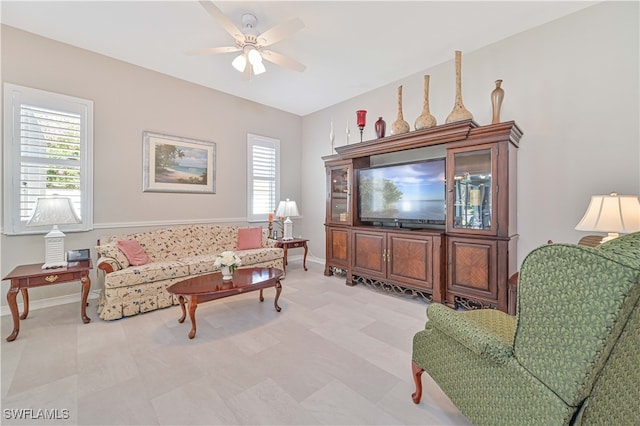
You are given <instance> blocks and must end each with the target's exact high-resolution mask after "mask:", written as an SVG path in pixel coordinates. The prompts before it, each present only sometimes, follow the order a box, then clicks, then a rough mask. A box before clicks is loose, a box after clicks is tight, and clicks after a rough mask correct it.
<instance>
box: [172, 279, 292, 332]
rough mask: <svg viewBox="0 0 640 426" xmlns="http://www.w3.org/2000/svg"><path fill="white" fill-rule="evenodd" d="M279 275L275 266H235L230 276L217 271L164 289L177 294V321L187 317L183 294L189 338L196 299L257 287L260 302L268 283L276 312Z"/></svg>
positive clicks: (199, 300)
mask: <svg viewBox="0 0 640 426" xmlns="http://www.w3.org/2000/svg"><path fill="white" fill-rule="evenodd" d="M282 276H283V272H282V271H281V270H280V269H276V268H245V269H236V270H235V271H234V273H233V279H232V280H229V281H225V280H223V279H222V274H221V273H220V272H214V273H212V274H207V275H200V276H197V277H193V278H189V279H186V280H184V281H180V282H177V283H175V284H173V285H170V286H169V287H167V291H168V292H169V293H171V294H175V295H177V296H178V301H179V302H180V308H181V309H182V316H181V317H180V319H179V320H178V322H179V323H183V322H184V320H185V318H186V317H187V310H186V308H185V303H184V299H185V298H187V300H188V303H189V319H191V331H190V332H189V339H193V338H194V337H195V335H196V308H197V307H198V303H200V302H208V301H210V300H216V299H222V298H223V297H229V296H235V295H236V294H241V293H246V292H249V291H255V290H260V301H261V302H263V301H264V297H263V296H262V290H263V289H265V288H268V287H275V288H276V297H275V299H274V300H273V306H274V307H275V308H276V311H277V312H280V310H281V309H280V306H278V299H279V298H280V292H282V284H280V278H282Z"/></svg>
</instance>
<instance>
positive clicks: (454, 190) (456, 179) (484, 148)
mask: <svg viewBox="0 0 640 426" xmlns="http://www.w3.org/2000/svg"><path fill="white" fill-rule="evenodd" d="M496 153H497V148H496V146H495V145H493V144H486V145H478V146H474V147H467V148H457V149H451V150H449V151H448V152H447V190H448V192H449V195H450V196H449V197H447V199H448V205H447V217H448V218H447V231H448V232H462V233H465V232H466V233H474V234H485V235H496V232H497V226H496V222H497V221H496V219H497V218H496V213H497V197H496V194H495V192H496V190H497V189H498V188H497V186H496V182H497V169H498V168H497V161H496Z"/></svg>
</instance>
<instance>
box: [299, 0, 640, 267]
mask: <svg viewBox="0 0 640 426" xmlns="http://www.w3.org/2000/svg"><path fill="white" fill-rule="evenodd" d="M638 6H639V4H638V3H637V2H603V3H600V4H597V5H595V6H592V7H590V8H587V9H584V10H583V11H580V12H577V13H575V14H573V15H569V16H567V17H565V18H562V19H559V20H557V21H554V22H551V23H549V24H546V25H544V26H541V27H538V28H534V29H532V30H529V31H527V32H524V33H521V34H518V35H516V36H513V37H510V38H508V39H505V40H503V41H500V42H497V43H495V44H493V45H490V46H488V47H485V48H482V49H479V50H477V51H474V52H463V55H462V92H463V100H464V104H465V106H466V107H467V109H469V110H470V111H471V112H472V113H473V114H474V119H475V121H476V122H477V123H479V124H480V125H485V124H489V123H491V103H490V93H491V91H492V90H493V89H494V87H495V84H494V81H495V80H496V79H503V80H504V83H503V84H502V87H503V88H504V90H505V99H504V103H503V109H502V116H501V118H502V120H503V121H509V120H515V121H516V122H517V123H518V125H519V126H520V127H521V128H522V130H523V132H524V137H523V138H522V140H521V145H520V146H521V148H520V150H519V154H518V166H519V170H518V177H519V179H518V200H517V202H518V231H519V234H520V240H519V245H518V264H520V263H521V261H522V259H523V258H524V256H525V255H526V254H527V253H528V252H529V251H531V250H532V249H533V248H535V247H536V246H538V245H540V244H543V243H545V242H546V241H547V240H548V239H552V240H554V241H563V242H564V241H566V242H576V241H577V240H578V239H579V238H580V237H581V236H584V235H586V234H585V233H584V232H578V231H575V230H574V227H575V225H576V224H577V223H578V221H579V220H580V218H581V217H582V215H583V214H584V211H585V210H586V207H587V205H588V203H589V200H590V196H591V195H593V194H608V193H609V192H611V191H614V190H615V191H618V192H619V193H621V194H636V195H637V194H639V193H640V135H639V128H640V123H639V116H640V110H639V106H638V104H639V93H640V90H639V86H638V82H639V79H638V75H640V71H639V67H638V54H639V52H640V47H639V42H638V40H639V39H640V37H639V27H640V25H639V22H638V16H639V10H638V9H639V7H638ZM480 19H481V17H480ZM425 42H426V43H429V42H430V41H429V40H426V41H425ZM435 42H437V41H435ZM415 48H416V54H420V53H419V45H416V46H415ZM453 56H454V52H453V51H452V52H451V58H452V60H451V61H449V62H447V63H444V64H441V65H438V66H435V67H433V68H430V69H428V70H425V72H424V73H420V74H415V75H411V76H408V77H407V78H405V79H403V80H402V81H399V82H397V83H396V84H391V85H388V86H385V87H382V88H380V89H377V90H374V91H371V92H369V93H367V94H365V95H363V96H359V97H357V98H354V99H351V100H349V101H346V102H343V103H341V104H338V105H335V106H333V107H330V108H327V109H325V110H322V111H320V112H317V113H314V114H311V115H309V116H306V117H305V118H304V121H303V141H304V147H303V150H302V162H303V163H304V164H305V166H306V168H305V173H304V174H303V183H302V193H303V194H304V195H303V202H304V205H305V220H304V224H303V233H304V235H305V237H307V238H310V239H311V251H312V253H314V254H316V255H319V256H323V255H324V228H323V225H322V224H323V221H324V211H325V198H324V196H325V193H324V192H323V189H324V168H323V163H322V160H321V158H320V157H321V156H323V155H329V154H330V153H331V147H330V142H329V129H330V121H331V120H333V122H334V126H335V127H336V128H337V131H336V135H337V136H336V145H337V146H339V145H343V144H345V128H346V122H347V120H349V122H350V123H351V141H352V143H353V142H354V141H359V134H358V129H357V128H356V126H355V125H354V122H355V118H356V114H355V111H356V110H358V109H366V110H368V114H367V122H368V124H367V126H366V128H365V132H364V133H365V134H364V140H369V139H373V138H375V133H374V130H373V123H374V122H375V120H376V119H377V117H378V116H382V117H384V119H385V121H386V122H387V130H389V127H390V125H391V123H392V122H393V121H395V119H396V88H397V86H398V85H400V84H402V85H403V86H404V87H403V91H404V93H403V95H404V99H403V101H404V102H403V104H404V118H405V120H406V121H408V122H409V123H410V124H411V125H412V128H413V123H414V121H415V118H416V117H418V116H419V115H420V113H421V110H422V90H423V88H422V87H423V85H422V81H423V74H430V75H431V85H430V88H431V93H430V106H431V113H432V114H433V115H435V116H436V118H437V119H438V124H443V123H444V121H445V119H446V117H447V115H448V114H449V112H451V109H452V107H453V101H454V95H455V70H454V65H453Z"/></svg>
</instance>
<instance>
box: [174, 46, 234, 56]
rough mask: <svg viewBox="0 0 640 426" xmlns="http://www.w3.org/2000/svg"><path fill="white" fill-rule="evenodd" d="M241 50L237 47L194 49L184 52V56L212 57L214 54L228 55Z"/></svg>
mask: <svg viewBox="0 0 640 426" xmlns="http://www.w3.org/2000/svg"><path fill="white" fill-rule="evenodd" d="M240 50H242V49H241V48H239V47H237V46H223V47H207V48H205V49H196V50H189V51H188V52H184V53H185V55H190V56H195V55H214V54H216V53H230V52H238V51H240Z"/></svg>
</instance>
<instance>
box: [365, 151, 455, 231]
mask: <svg viewBox="0 0 640 426" xmlns="http://www.w3.org/2000/svg"><path fill="white" fill-rule="evenodd" d="M444 174H445V160H444V159H437V160H429V161H421V162H416V163H407V164H394V165H389V166H382V167H375V168H370V169H362V170H360V171H359V172H358V206H359V209H358V210H359V216H360V220H362V221H380V222H385V221H394V222H407V223H412V222H414V223H415V222H417V223H430V224H444V220H445V202H446V201H445V200H446V198H445V177H444Z"/></svg>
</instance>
